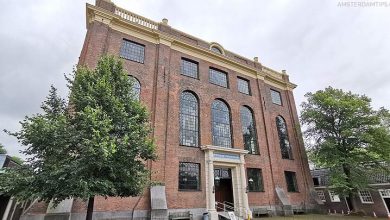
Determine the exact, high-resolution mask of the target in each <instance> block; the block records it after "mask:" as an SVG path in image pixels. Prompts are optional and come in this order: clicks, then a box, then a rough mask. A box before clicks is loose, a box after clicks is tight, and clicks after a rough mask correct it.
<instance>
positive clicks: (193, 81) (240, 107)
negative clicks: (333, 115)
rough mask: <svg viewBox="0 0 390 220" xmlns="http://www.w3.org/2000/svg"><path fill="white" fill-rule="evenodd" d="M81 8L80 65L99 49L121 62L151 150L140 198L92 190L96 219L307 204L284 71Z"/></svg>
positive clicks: (74, 213)
mask: <svg viewBox="0 0 390 220" xmlns="http://www.w3.org/2000/svg"><path fill="white" fill-rule="evenodd" d="M86 16H87V19H86V21H87V22H86V23H87V34H86V38H85V42H84V45H83V49H82V52H81V55H80V60H79V64H81V65H86V66H88V67H90V68H94V67H95V66H96V64H97V61H98V59H99V57H100V56H101V55H103V54H112V55H115V56H118V57H120V58H121V59H122V60H123V64H124V67H125V69H126V70H127V71H128V73H129V76H131V77H133V78H134V79H135V81H136V83H135V86H134V90H135V91H136V92H137V94H138V97H139V99H140V101H141V102H142V103H143V104H144V105H145V106H146V107H147V108H148V109H149V111H150V113H151V116H150V117H151V124H152V126H153V128H154V129H153V137H154V138H155V140H156V145H157V154H158V159H157V160H156V161H153V162H148V166H149V168H150V170H151V180H152V181H153V182H155V183H156V184H155V185H156V186H153V187H151V189H146V190H145V192H144V193H143V194H142V195H141V196H139V197H132V198H107V199H105V198H100V197H99V198H96V199H95V206H94V211H95V213H94V217H95V218H96V219H99V218H108V217H107V216H109V217H110V218H116V217H117V218H122V217H123V218H160V217H161V216H165V217H167V216H169V215H170V214H172V213H175V212H185V211H191V212H192V213H193V218H195V219H200V218H201V217H202V214H203V213H205V212H208V213H209V214H210V217H211V219H217V218H218V212H219V211H222V210H223V207H225V208H226V207H229V208H231V209H234V210H235V213H236V215H238V216H241V217H242V218H247V217H248V216H250V215H251V214H252V210H254V209H265V210H267V212H270V213H274V214H285V215H291V214H293V211H294V210H305V211H307V210H312V209H313V208H315V205H316V204H317V203H316V201H315V199H314V197H315V196H314V197H313V194H315V191H314V188H313V183H312V180H311V176H310V170H309V167H308V162H307V157H306V153H305V149H304V146H303V143H302V140H301V134H300V131H299V128H298V127H299V126H297V125H298V124H299V122H298V117H297V110H296V106H295V101H294V96H293V89H294V88H295V87H296V85H294V84H293V83H291V82H290V81H289V77H288V75H287V74H286V72H285V71H282V72H277V71H274V70H272V69H270V68H268V67H265V66H263V65H262V64H261V63H260V62H259V61H258V58H256V57H255V58H254V59H253V60H250V59H247V58H244V57H242V56H240V55H237V54H235V53H233V52H230V51H228V50H226V49H225V48H223V47H222V46H221V45H220V44H218V43H209V42H206V41H204V40H201V39H198V38H196V37H194V36H191V35H189V34H186V33H183V32H181V31H179V30H176V29H174V28H172V27H171V26H169V24H168V20H167V19H163V20H162V22H154V21H152V20H149V19H147V18H144V17H142V16H139V15H136V14H134V13H132V12H130V11H127V10H125V9H122V8H119V7H117V6H116V5H115V4H114V3H113V2H111V1H108V0H97V1H96V5H90V4H87V9H86ZM66 202H67V203H66V204H67V205H66V206H67V207H66V209H63V210H62V211H58V212H55V213H69V216H70V218H71V219H77V218H83V216H85V210H86V207H85V206H86V205H85V203H84V202H82V201H79V200H77V199H74V200H72V201H71V202H70V201H66ZM50 210H51V209H50V208H47V205H45V204H41V203H40V204H36V206H34V207H32V208H31V211H30V213H29V215H30V217H32V216H35V217H38V216H41V217H42V216H45V215H46V216H47V214H46V213H49V212H51V213H53V211H50ZM64 210H66V211H64ZM45 212H46V213H45ZM161 213H162V214H161ZM27 217H28V215H26V218H27Z"/></svg>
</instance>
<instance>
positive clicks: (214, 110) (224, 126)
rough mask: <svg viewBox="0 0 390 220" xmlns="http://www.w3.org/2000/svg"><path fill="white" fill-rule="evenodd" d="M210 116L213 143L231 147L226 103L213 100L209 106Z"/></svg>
mask: <svg viewBox="0 0 390 220" xmlns="http://www.w3.org/2000/svg"><path fill="white" fill-rule="evenodd" d="M211 117H212V121H211V126H212V133H213V145H215V146H220V147H227V148H231V147H232V143H231V141H232V138H231V132H230V112H229V109H228V107H227V106H226V104H225V103H224V102H222V101H221V100H215V101H214V102H213V104H212V106H211Z"/></svg>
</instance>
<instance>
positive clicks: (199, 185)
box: [177, 161, 202, 192]
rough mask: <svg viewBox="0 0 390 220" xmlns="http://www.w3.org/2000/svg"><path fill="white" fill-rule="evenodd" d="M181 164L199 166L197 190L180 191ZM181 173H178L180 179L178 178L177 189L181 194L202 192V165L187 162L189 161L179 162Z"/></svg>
mask: <svg viewBox="0 0 390 220" xmlns="http://www.w3.org/2000/svg"><path fill="white" fill-rule="evenodd" d="M181 163H187V164H197V165H198V182H197V189H180V171H181V170H180V164H181ZM178 170H179V172H178V175H179V178H178V181H177V183H178V185H177V188H178V191H180V192H199V191H202V185H201V183H202V178H201V177H202V176H201V170H202V169H201V164H200V163H195V162H187V161H180V162H179V169H178Z"/></svg>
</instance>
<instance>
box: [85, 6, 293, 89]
mask: <svg viewBox="0 0 390 220" xmlns="http://www.w3.org/2000/svg"><path fill="white" fill-rule="evenodd" d="M121 10H122V9H121ZM129 13H130V12H129ZM86 15H87V18H86V22H87V28H88V27H89V24H90V23H91V22H93V21H97V22H101V23H104V24H106V25H108V26H109V27H110V28H112V29H113V30H116V31H119V32H122V33H125V34H129V35H132V36H134V37H137V38H140V39H142V40H145V41H148V42H151V43H154V44H164V45H167V46H169V47H171V48H172V49H173V50H177V51H179V52H182V53H185V54H189V55H191V56H194V57H196V58H199V59H203V60H206V61H209V62H212V63H215V64H217V65H220V66H222V67H225V68H227V69H231V70H233V71H236V72H238V73H240V74H243V75H246V76H249V77H252V78H256V79H260V80H264V82H265V83H266V84H269V85H271V86H274V87H277V88H279V89H283V90H293V89H294V88H295V87H296V85H295V84H293V83H291V82H289V81H287V80H285V79H283V77H282V75H283V74H282V73H279V72H277V71H274V70H272V69H270V68H268V67H263V68H261V69H256V68H255V67H251V66H249V65H244V64H241V63H239V62H237V61H235V60H233V59H232V58H230V57H227V56H225V55H222V54H217V53H215V52H213V51H211V50H209V49H208V48H203V47H200V46H198V45H192V44H189V43H186V42H184V41H183V40H181V39H179V38H178V37H176V36H173V35H170V34H168V33H166V32H162V31H160V30H157V29H153V28H149V27H146V26H143V25H141V24H138V23H135V22H130V21H128V20H125V19H123V18H122V17H121V16H119V15H117V14H114V13H112V12H110V11H107V10H105V9H102V8H99V7H96V6H94V5H91V4H87V7H86ZM137 16H138V15H137ZM139 17H141V16H139ZM141 18H142V19H146V18H143V17H141ZM151 22H152V21H151Z"/></svg>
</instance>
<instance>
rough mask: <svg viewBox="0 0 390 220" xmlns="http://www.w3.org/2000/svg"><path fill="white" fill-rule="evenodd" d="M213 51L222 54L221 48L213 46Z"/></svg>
mask: <svg viewBox="0 0 390 220" xmlns="http://www.w3.org/2000/svg"><path fill="white" fill-rule="evenodd" d="M211 50H212V51H214V52H216V53H219V54H222V51H221V49H219V48H218V47H216V46H212V47H211Z"/></svg>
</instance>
